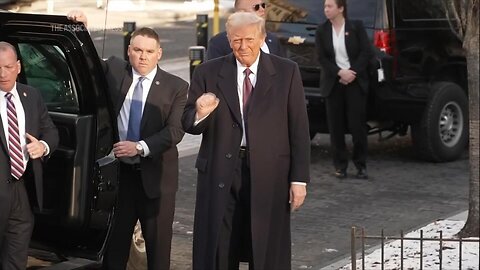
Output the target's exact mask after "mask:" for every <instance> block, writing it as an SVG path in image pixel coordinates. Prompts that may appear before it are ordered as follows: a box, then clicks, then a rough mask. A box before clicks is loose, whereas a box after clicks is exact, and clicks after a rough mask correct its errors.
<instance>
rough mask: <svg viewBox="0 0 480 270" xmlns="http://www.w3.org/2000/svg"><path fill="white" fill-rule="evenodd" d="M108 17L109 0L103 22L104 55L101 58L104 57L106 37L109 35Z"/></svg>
mask: <svg viewBox="0 0 480 270" xmlns="http://www.w3.org/2000/svg"><path fill="white" fill-rule="evenodd" d="M107 17H108V0H106V3H105V21H104V23H103V44H102V56H101V59H103V57H104V54H105V42H106V40H107V39H106V37H107Z"/></svg>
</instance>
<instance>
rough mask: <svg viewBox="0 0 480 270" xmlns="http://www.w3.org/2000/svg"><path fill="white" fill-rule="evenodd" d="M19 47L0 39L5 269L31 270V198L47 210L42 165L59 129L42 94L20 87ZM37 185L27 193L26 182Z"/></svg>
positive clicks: (0, 264)
mask: <svg viewBox="0 0 480 270" xmlns="http://www.w3.org/2000/svg"><path fill="white" fill-rule="evenodd" d="M20 71H21V64H20V60H18V58H17V52H16V50H15V47H14V46H13V45H11V44H10V43H7V42H4V41H0V116H1V117H0V269H4V270H12V269H17V270H21V269H26V268H27V258H28V254H27V252H28V245H29V243H30V238H31V236H32V232H33V224H34V218H33V213H32V209H31V208H32V207H31V205H30V202H35V200H34V199H30V202H29V197H32V196H33V197H36V199H37V200H36V203H38V208H39V209H40V211H42V210H43V178H42V175H43V168H42V163H43V162H45V161H46V160H47V159H48V157H49V156H50V155H51V153H53V151H54V150H55V148H56V147H57V145H58V131H57V128H56V127H55V125H54V124H53V122H52V119H51V118H50V116H49V115H48V110H47V107H46V106H45V104H44V102H43V99H42V96H41V94H40V91H38V90H37V89H35V88H32V87H30V86H27V85H24V84H21V83H17V82H16V80H17V77H18V74H20ZM28 181H34V182H35V184H34V185H35V194H27V189H26V187H25V185H26V182H28Z"/></svg>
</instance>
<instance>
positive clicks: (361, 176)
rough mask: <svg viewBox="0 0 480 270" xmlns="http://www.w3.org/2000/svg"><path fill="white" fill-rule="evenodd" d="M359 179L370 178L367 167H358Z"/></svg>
mask: <svg viewBox="0 0 480 270" xmlns="http://www.w3.org/2000/svg"><path fill="white" fill-rule="evenodd" d="M357 179H368V174H367V169H365V168H360V169H358V171H357Z"/></svg>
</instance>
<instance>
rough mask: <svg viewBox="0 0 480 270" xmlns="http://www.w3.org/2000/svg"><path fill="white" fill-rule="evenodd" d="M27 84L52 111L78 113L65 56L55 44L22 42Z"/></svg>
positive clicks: (21, 53)
mask: <svg viewBox="0 0 480 270" xmlns="http://www.w3.org/2000/svg"><path fill="white" fill-rule="evenodd" d="M18 48H19V51H20V57H21V59H22V67H23V72H24V75H25V79H26V83H27V84H28V85H31V86H33V87H35V88H37V89H38V90H40V92H41V93H42V97H43V99H44V101H45V103H46V105H47V107H48V110H49V111H55V112H66V113H77V112H78V111H79V106H78V98H77V94H76V92H75V90H74V87H73V83H72V79H71V74H70V69H69V67H68V64H67V61H66V58H65V54H64V53H63V51H62V50H61V49H60V48H59V47H58V46H56V45H47V44H37V43H19V44H18Z"/></svg>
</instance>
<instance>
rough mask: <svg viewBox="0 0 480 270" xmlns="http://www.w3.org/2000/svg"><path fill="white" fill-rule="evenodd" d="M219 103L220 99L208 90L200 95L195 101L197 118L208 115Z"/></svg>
mask: <svg viewBox="0 0 480 270" xmlns="http://www.w3.org/2000/svg"><path fill="white" fill-rule="evenodd" d="M219 103H220V100H219V99H218V98H217V96H215V94H214V93H210V92H208V93H205V94H203V95H201V96H200V97H199V98H198V99H197V101H196V103H195V107H196V110H197V119H202V118H203V117H205V116H207V115H209V114H210V113H211V112H213V111H214V110H215V109H216V108H217V106H218V104H219Z"/></svg>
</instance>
